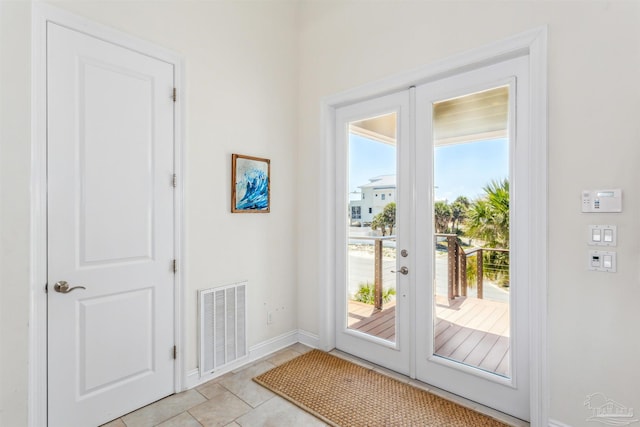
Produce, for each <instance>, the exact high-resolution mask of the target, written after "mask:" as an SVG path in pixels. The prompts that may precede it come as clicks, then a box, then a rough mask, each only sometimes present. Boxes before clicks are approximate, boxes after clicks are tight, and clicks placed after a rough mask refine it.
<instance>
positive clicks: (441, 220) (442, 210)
mask: <svg viewBox="0 0 640 427" xmlns="http://www.w3.org/2000/svg"><path fill="white" fill-rule="evenodd" d="M433 216H434V222H435V224H434V226H435V229H436V233H446V232H447V230H448V229H449V222H450V221H451V206H449V203H447V202H446V201H442V200H440V201H437V202H436V203H435V204H434V205H433Z"/></svg>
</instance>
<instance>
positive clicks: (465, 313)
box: [348, 296, 509, 376]
mask: <svg viewBox="0 0 640 427" xmlns="http://www.w3.org/2000/svg"><path fill="white" fill-rule="evenodd" d="M395 312H396V308H395V302H391V303H388V304H386V305H385V308H384V309H383V310H376V309H374V308H373V306H372V305H367V304H363V303H359V302H355V301H349V317H348V319H349V320H348V324H349V328H351V329H356V330H358V331H361V332H366V333H367V334H370V335H374V336H376V337H379V338H383V339H385V340H388V341H391V342H395ZM436 316H437V320H436V326H435V354H437V355H439V356H442V357H446V358H448V359H453V360H457V361H459V362H462V363H464V364H466V365H470V366H475V367H478V368H480V369H483V370H486V371H489V372H494V373H496V374H498V375H502V376H508V375H509V306H508V304H506V303H503V302H496V301H489V300H484V299H477V298H472V297H459V298H456V299H455V300H454V301H452V302H451V304H449V303H448V301H447V299H446V298H445V297H439V296H438V297H436Z"/></svg>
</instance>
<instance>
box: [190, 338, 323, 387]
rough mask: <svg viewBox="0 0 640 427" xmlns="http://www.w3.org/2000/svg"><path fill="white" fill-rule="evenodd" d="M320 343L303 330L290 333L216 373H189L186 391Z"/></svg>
mask: <svg viewBox="0 0 640 427" xmlns="http://www.w3.org/2000/svg"><path fill="white" fill-rule="evenodd" d="M319 341H320V339H319V338H318V336H317V335H315V334H312V333H310V332H307V331H302V330H294V331H289V332H287V333H284V334H282V335H279V336H277V337H274V338H271V339H269V340H266V341H263V342H261V343H258V344H256V345H254V346H251V347H250V348H249V354H248V355H247V356H246V357H243V358H242V359H239V360H237V361H235V362H233V363H230V364H229V365H227V366H225V367H224V368H222V369H219V370H217V371H215V372H212V373H210V374H206V375H203V376H202V377H201V376H200V370H199V369H197V368H196V369H193V370H191V371H189V372H187V379H186V384H185V388H184V389H185V390H188V389H191V388H194V387H197V386H199V385H201V384H204V383H206V382H207V381H211V380H212V379H214V378H217V377H219V376H222V375H224V374H226V373H229V372H232V371H235V370H237V369H239V368H241V367H243V366H245V365H248V364H250V363H253V362H255V361H256V360H259V359H262V358H264V357H266V356H269V355H270V354H273V353H275V352H276V351H278V350H281V349H283V348H285V347H288V346H290V345H292V344H295V343H298V342H299V343H302V344H304V345H307V346H309V347H313V348H318V343H319Z"/></svg>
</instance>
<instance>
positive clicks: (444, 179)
mask: <svg viewBox="0 0 640 427" xmlns="http://www.w3.org/2000/svg"><path fill="white" fill-rule="evenodd" d="M434 162H435V185H436V187H437V188H436V200H442V199H447V200H449V202H452V201H454V200H455V199H456V197H458V196H467V197H468V198H469V199H474V198H476V197H478V196H479V195H481V194H482V193H483V191H482V188H483V187H484V186H485V185H486V184H488V183H489V182H490V181H491V180H494V179H502V178H506V177H507V176H508V175H509V148H508V143H507V140H506V139H492V140H486V141H477V142H471V143H466V144H455V145H447V146H444V147H438V148H436V151H435V160H434ZM349 163H350V164H349V191H355V190H357V188H358V186H360V185H363V184H366V183H368V182H369V178H373V177H375V176H378V175H392V174H395V172H396V150H395V147H394V146H392V145H388V144H384V143H381V142H377V141H372V140H370V139H366V138H363V137H361V136H358V135H353V134H352V135H351V138H350V144H349Z"/></svg>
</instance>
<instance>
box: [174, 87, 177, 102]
mask: <svg viewBox="0 0 640 427" xmlns="http://www.w3.org/2000/svg"><path fill="white" fill-rule="evenodd" d="M177 100H178V89H176V88H175V87H174V88H173V102H176V101H177Z"/></svg>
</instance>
